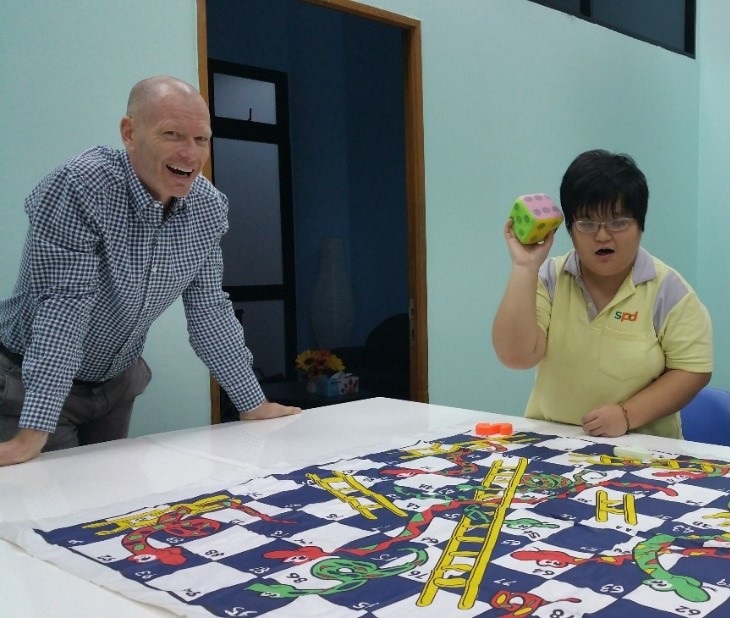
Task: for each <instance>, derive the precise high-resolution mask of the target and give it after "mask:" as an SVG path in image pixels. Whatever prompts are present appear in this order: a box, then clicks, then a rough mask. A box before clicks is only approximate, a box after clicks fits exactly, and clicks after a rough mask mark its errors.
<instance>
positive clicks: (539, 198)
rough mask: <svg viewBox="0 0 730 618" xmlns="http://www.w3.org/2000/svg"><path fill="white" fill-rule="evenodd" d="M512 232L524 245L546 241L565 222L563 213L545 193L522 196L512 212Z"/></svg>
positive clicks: (510, 214)
mask: <svg viewBox="0 0 730 618" xmlns="http://www.w3.org/2000/svg"><path fill="white" fill-rule="evenodd" d="M509 218H510V219H512V222H513V223H512V231H513V232H514V234H515V236H516V237H517V239H518V240H519V241H520V242H521V243H522V244H523V245H532V244H535V243H537V242H540V241H541V240H544V238H545V236H547V235H548V234H549V233H550V232H551V231H552V230H554V229H557V228H558V226H559V225H560V224H561V223H562V222H563V213H562V212H561V211H560V208H558V207H557V206H556V205H555V202H553V201H552V200H551V199H550V198H549V197H548V196H547V195H545V194H544V193H533V194H530V195H521V196H520V197H518V198H517V199H516V200H515V203H514V204H513V205H512V210H510V213H509Z"/></svg>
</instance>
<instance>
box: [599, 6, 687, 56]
mask: <svg viewBox="0 0 730 618" xmlns="http://www.w3.org/2000/svg"><path fill="white" fill-rule="evenodd" d="M684 5H685V0H592V2H591V17H592V18H593V19H594V20H595V21H596V22H597V23H599V24H604V25H607V26H611V27H614V28H616V29H617V30H619V31H621V32H625V33H626V34H633V35H635V36H638V37H640V38H642V39H646V40H648V41H651V42H653V43H658V44H659V45H663V46H665V47H669V48H671V49H676V50H680V51H684Z"/></svg>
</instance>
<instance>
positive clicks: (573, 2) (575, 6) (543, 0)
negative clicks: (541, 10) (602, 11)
mask: <svg viewBox="0 0 730 618" xmlns="http://www.w3.org/2000/svg"><path fill="white" fill-rule="evenodd" d="M534 1H535V2H537V3H538V4H544V5H545V6H549V7H550V8H553V9H557V10H558V11H563V13H572V14H573V15H580V0H534Z"/></svg>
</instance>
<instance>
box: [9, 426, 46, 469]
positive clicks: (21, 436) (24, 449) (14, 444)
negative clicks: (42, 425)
mask: <svg viewBox="0 0 730 618" xmlns="http://www.w3.org/2000/svg"><path fill="white" fill-rule="evenodd" d="M47 440H48V432H45V431H38V430H37V429H21V430H20V431H19V432H18V433H17V434H16V435H15V437H14V438H12V439H10V440H8V441H7V442H0V466H9V465H11V464H18V463H23V462H24V461H29V460H30V459H34V458H36V457H38V455H40V452H41V450H42V449H43V447H44V446H45V445H46V441H47Z"/></svg>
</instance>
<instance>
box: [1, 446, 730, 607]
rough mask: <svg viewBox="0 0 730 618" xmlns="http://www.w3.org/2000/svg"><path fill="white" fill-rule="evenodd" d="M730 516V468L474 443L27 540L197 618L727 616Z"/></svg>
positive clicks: (63, 562) (410, 452) (219, 492)
mask: <svg viewBox="0 0 730 618" xmlns="http://www.w3.org/2000/svg"><path fill="white" fill-rule="evenodd" d="M729 503H730V464H729V463H725V462H720V461H710V460H704V459H695V458H692V457H688V456H679V455H673V454H671V453H654V456H653V459H652V461H651V462H649V463H643V462H641V461H639V460H634V459H621V458H617V457H615V456H614V455H613V450H612V447H611V446H609V445H606V444H602V443H597V442H593V441H591V440H588V439H583V438H563V437H558V436H548V435H542V434H537V433H529V432H525V433H516V434H514V435H511V436H505V437H493V436H489V437H480V436H476V435H474V434H473V433H462V434H457V435H451V436H448V437H443V438H439V439H438V440H427V441H426V440H424V441H419V442H417V443H415V444H411V445H409V446H406V447H403V448H400V449H395V450H389V451H383V452H380V453H373V454H370V455H367V456H361V457H353V458H350V459H345V460H339V461H335V462H330V463H328V464H323V465H317V466H311V467H307V468H304V469H300V470H296V471H293V472H290V473H286V474H276V475H270V476H267V477H263V478H256V479H253V480H249V481H245V482H241V483H240V484H236V485H233V486H229V487H222V488H220V489H216V490H215V491H206V492H203V493H198V494H197V495H190V496H189V497H187V498H185V499H183V500H177V501H170V502H164V503H161V502H159V501H155V500H152V499H151V500H149V501H147V502H146V503H142V504H140V505H138V508H135V509H134V510H131V511H130V510H126V511H124V512H122V511H114V510H113V509H112V510H110V511H109V510H108V512H107V513H106V515H105V516H104V517H102V518H93V517H90V516H89V514H87V515H86V516H85V515H84V514H77V515H75V516H74V518H73V521H64V524H63V525H59V524H58V522H48V521H46V522H42V523H37V524H33V525H29V526H27V527H26V533H25V534H21V533H18V532H17V530H16V532H15V533H13V534H12V535H11V536H13V537H14V538H13V540H15V541H16V542H20V544H21V545H24V546H26V548H28V549H29V551H31V552H34V553H36V554H38V555H39V556H40V557H44V558H47V559H51V560H53V561H54V562H56V563H57V564H58V565H59V566H61V567H65V568H67V569H68V570H70V571H72V572H76V573H77V574H80V575H82V576H83V577H86V578H88V579H90V580H91V581H96V582H98V583H100V584H102V585H104V586H107V587H110V588H112V589H115V590H117V591H119V592H120V593H122V594H124V595H126V596H128V597H130V598H133V599H137V600H142V601H145V602H148V603H150V602H151V603H154V604H156V605H158V606H160V607H164V608H166V609H168V610H170V611H173V612H175V613H178V614H183V615H195V616H198V615H204V616H210V615H213V616H257V617H259V616H263V617H266V618H281V617H291V616H297V617H304V616H316V617H317V618H324V617H330V616H331V617H340V616H342V617H356V616H357V617H360V616H373V617H377V618H396V617H397V618H401V617H403V616H415V617H416V618H419V617H421V616H423V617H426V616H437V617H438V618H444V617H445V616H449V617H451V616H458V617H461V616H463V617H465V618H471V617H473V616H484V617H492V616H494V617H498V616H499V617H508V616H512V617H518V616H519V617H525V616H535V617H542V618H578V617H581V616H603V617H620V618H626V617H627V616H641V617H642V618H653V617H655V616H667V615H672V614H674V615H676V616H682V617H699V618H703V617H707V618H718V617H727V616H730V506H729ZM2 531H3V528H0V532H2ZM4 535H5V536H7V535H8V533H7V531H5V532H4ZM30 537H32V538H33V539H35V540H34V541H29V540H28V539H29V538H30ZM40 546H42V547H43V548H45V549H46V550H47V551H46V552H45V553H44V552H42V551H41V552H39V551H37V548H38V547H40ZM82 563H83V564H82Z"/></svg>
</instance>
